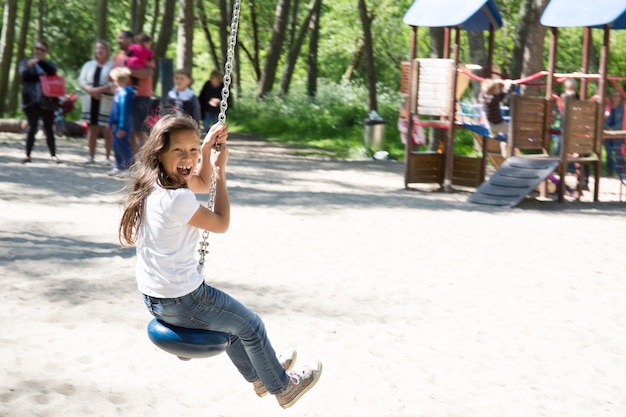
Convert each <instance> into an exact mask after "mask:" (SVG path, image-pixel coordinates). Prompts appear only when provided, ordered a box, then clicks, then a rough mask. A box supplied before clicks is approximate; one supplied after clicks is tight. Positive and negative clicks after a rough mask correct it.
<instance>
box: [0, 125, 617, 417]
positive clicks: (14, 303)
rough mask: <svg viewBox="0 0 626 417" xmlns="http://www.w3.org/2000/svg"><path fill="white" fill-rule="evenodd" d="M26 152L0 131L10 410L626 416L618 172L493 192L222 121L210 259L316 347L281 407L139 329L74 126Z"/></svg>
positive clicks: (249, 300) (112, 218) (103, 201)
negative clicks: (227, 143) (245, 133)
mask: <svg viewBox="0 0 626 417" xmlns="http://www.w3.org/2000/svg"><path fill="white" fill-rule="evenodd" d="M100 146H101V144H99V147H100ZM99 152H101V149H100V148H99ZM22 154H23V151H22V138H21V137H20V136H11V135H7V134H4V135H2V137H1V138H0V165H1V166H2V170H1V172H0V213H1V226H0V283H1V285H2V289H3V290H2V292H1V294H2V295H1V296H0V302H1V305H2V307H1V309H0V328H1V329H2V335H1V336H0V369H1V370H0V374H1V376H0V415H1V416H6V417H17V416H28V417H31V416H46V417H48V416H50V417H51V416H63V417H68V416H132V417H138V416H151V417H161V416H180V417H182V416H194V417H197V416H211V417H212V416H261V417H262V416H283V415H284V416H315V417H330V416H333V417H334V416H354V417H408V416H416V417H417V416H424V417H444V416H445V417H456V416H458V417H518V416H519V417H535V416H537V417H538V416H550V417H556V416H563V417H592V416H598V417H600V416H603V417H605V416H606V417H609V416H611V417H613V416H614V417H623V416H625V415H626V396H625V395H624V387H625V386H626V302H625V299H624V297H625V296H624V295H625V294H626V283H625V281H626V280H625V279H624V270H625V268H624V251H625V250H626V237H625V236H626V216H625V215H624V214H625V212H624V209H626V203H619V201H618V199H619V196H618V193H619V185H618V183H617V181H616V180H610V179H604V178H603V179H602V181H601V192H602V193H601V200H602V201H601V202H600V203H592V202H589V201H581V202H569V203H565V204H559V203H557V202H538V201H535V200H534V199H527V200H526V201H524V202H523V203H522V204H520V205H519V206H518V207H516V208H513V209H510V208H498V207H485V206H478V205H473V204H471V203H468V202H467V201H466V200H467V197H468V195H469V192H468V191H467V190H465V191H458V190H457V191H456V192H453V193H442V192H432V191H430V190H428V188H427V187H426V188H422V189H419V190H405V189H404V186H403V165H402V163H400V162H389V161H352V162H346V161H331V160H324V159H320V158H314V157H311V156H309V157H307V156H302V155H301V152H300V151H299V150H297V149H294V148H286V147H281V146H276V145H267V144H263V143H259V142H255V141H252V140H250V139H246V138H241V137H240V138H236V137H233V138H232V140H231V157H230V161H229V162H230V168H229V186H230V190H231V199H232V225H231V229H230V230H229V232H228V233H226V234H224V235H215V234H212V235H211V236H210V238H209V240H210V244H211V245H210V254H209V258H208V259H209V266H208V268H207V271H206V275H207V280H208V281H209V282H210V283H212V284H213V285H215V286H217V287H218V288H221V289H223V290H226V291H228V292H230V293H231V294H232V295H234V296H235V297H237V298H239V299H240V300H241V301H243V302H244V303H246V304H248V305H249V306H251V307H252V308H253V309H254V310H256V311H258V312H259V313H260V314H261V316H262V317H263V318H264V320H265V322H266V326H267V329H268V332H269V335H270V338H271V340H272V343H273V344H274V346H275V347H276V348H277V350H281V348H285V347H289V346H293V347H296V348H297V349H298V352H299V361H302V362H306V361H307V360H310V359H320V360H321V361H322V362H323V363H324V374H323V375H322V379H321V380H320V382H319V383H318V385H317V386H316V387H315V388H313V390H311V391H310V392H309V393H308V394H306V395H305V397H303V398H302V400H300V402H298V403H297V404H296V405H295V406H294V407H293V408H291V409H288V410H282V409H281V408H280V407H279V406H278V405H277V403H276V401H275V400H274V399H273V398H272V397H265V398H262V399H259V398H257V397H256V396H255V394H254V392H253V389H252V386H251V385H250V384H248V383H246V382H245V381H244V380H243V378H241V377H240V376H239V374H238V373H237V372H236V370H235V368H234V367H233V366H232V364H231V363H230V362H229V360H228V357H227V356H226V355H220V356H218V357H215V358H211V359H204V360H192V361H190V362H182V361H179V360H178V359H176V358H175V357H173V356H171V355H169V354H167V353H165V352H163V351H161V350H159V349H158V348H156V347H155V346H153V345H152V344H151V343H150V341H149V340H148V338H147V336H146V324H147V323H148V321H149V320H150V316H149V314H148V312H147V311H146V310H145V308H144V306H143V303H142V301H141V298H140V295H139V293H138V292H137V290H136V287H135V281H134V276H133V268H134V263H135V259H134V252H133V250H132V249H124V250H122V249H120V248H119V245H118V243H117V234H116V233H117V222H118V218H119V214H120V206H119V202H120V200H121V198H122V193H121V192H120V190H121V188H122V187H123V185H124V182H123V181H122V180H121V179H117V178H110V177H108V176H107V175H106V174H105V173H106V171H107V169H108V167H106V166H105V165H104V164H103V163H99V164H96V165H92V166H85V165H82V164H81V161H83V159H84V157H85V154H86V148H85V143H84V140H79V139H76V140H62V141H59V152H58V154H59V156H60V157H61V158H62V159H63V160H64V161H65V163H63V164H61V165H58V166H57V165H53V164H50V163H49V162H48V158H47V156H46V155H47V151H46V148H45V144H44V141H42V140H38V141H37V143H36V148H35V152H34V154H33V157H34V159H35V160H34V162H33V163H32V164H27V165H22V164H21V163H20V161H21V158H22ZM98 158H100V160H102V156H101V154H100V155H99V156H98ZM199 199H201V201H203V202H204V201H206V196H199ZM587 200H588V199H587Z"/></svg>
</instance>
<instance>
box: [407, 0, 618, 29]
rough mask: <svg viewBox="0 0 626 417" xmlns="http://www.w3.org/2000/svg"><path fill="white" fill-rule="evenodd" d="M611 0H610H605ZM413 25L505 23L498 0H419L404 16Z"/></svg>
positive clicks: (484, 25) (481, 26)
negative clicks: (497, 3)
mask: <svg viewBox="0 0 626 417" xmlns="http://www.w3.org/2000/svg"><path fill="white" fill-rule="evenodd" d="M605 1H607V0H605ZM402 21H403V22H404V23H406V24H407V25H410V26H423V27H457V26H459V27H461V29H465V30H471V31H483V30H489V24H490V23H491V24H493V27H494V29H499V28H500V27H502V17H501V16H500V11H499V10H498V6H497V5H496V2H495V0H415V2H414V3H413V5H411V7H410V8H409V10H408V11H407V12H406V14H405V15H404V18H403V19H402Z"/></svg>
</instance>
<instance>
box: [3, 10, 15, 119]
mask: <svg viewBox="0 0 626 417" xmlns="http://www.w3.org/2000/svg"><path fill="white" fill-rule="evenodd" d="M16 17H17V0H6V1H5V3H4V16H3V19H2V35H0V51H1V52H2V55H0V115H2V114H4V111H5V105H6V97H7V91H8V90H9V74H10V72H11V63H12V62H11V61H12V59H13V44H14V42H15V24H14V22H15V19H16Z"/></svg>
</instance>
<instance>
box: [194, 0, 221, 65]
mask: <svg viewBox="0 0 626 417" xmlns="http://www.w3.org/2000/svg"><path fill="white" fill-rule="evenodd" d="M197 5H198V22H199V23H200V28H201V29H202V33H204V38H205V39H206V43H207V48H208V50H209V55H210V57H211V62H212V64H213V68H215V69H218V68H220V61H219V59H218V57H217V50H216V49H215V42H214V41H213V37H212V36H211V31H210V30H209V23H208V21H207V17H206V11H205V10H204V2H203V1H202V0H200V1H198V2H197Z"/></svg>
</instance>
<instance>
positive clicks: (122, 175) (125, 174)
mask: <svg viewBox="0 0 626 417" xmlns="http://www.w3.org/2000/svg"><path fill="white" fill-rule="evenodd" d="M116 177H118V178H128V177H130V171H129V170H128V169H121V170H120V172H119V173H118V174H117V175H116Z"/></svg>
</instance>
